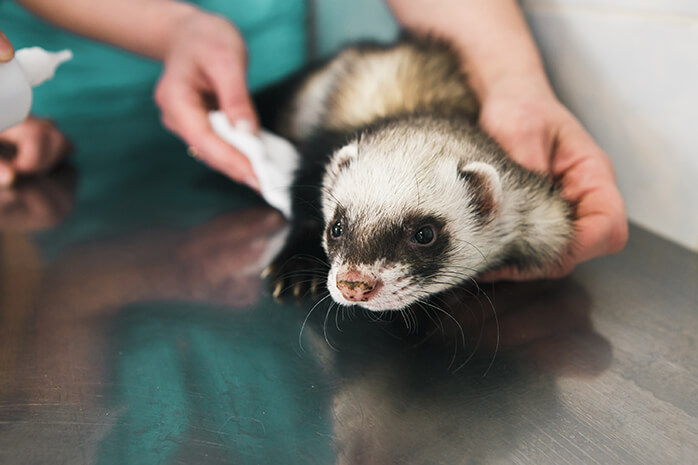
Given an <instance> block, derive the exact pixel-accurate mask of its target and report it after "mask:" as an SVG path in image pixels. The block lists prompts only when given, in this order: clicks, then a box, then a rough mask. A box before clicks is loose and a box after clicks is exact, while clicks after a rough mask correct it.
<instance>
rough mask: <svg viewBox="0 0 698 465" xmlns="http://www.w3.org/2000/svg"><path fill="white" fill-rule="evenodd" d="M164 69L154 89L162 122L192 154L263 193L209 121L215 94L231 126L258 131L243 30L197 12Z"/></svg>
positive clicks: (180, 33) (246, 165)
mask: <svg viewBox="0 0 698 465" xmlns="http://www.w3.org/2000/svg"><path fill="white" fill-rule="evenodd" d="M164 67H165V70H164V72H163V74H162V76H161V78H160V81H159V83H158V85H157V88H156V91H155V101H156V102H157V104H158V106H159V107H160V110H161V112H162V121H163V124H164V125H165V126H166V127H167V128H168V129H169V130H170V131H172V132H174V133H175V134H178V135H179V136H180V137H182V138H183V139H184V140H185V142H186V143H187V144H189V146H190V149H189V150H190V153H191V154H192V155H193V156H195V157H196V158H198V159H200V160H201V161H203V162H204V163H206V164H207V165H209V166H210V167H212V168H214V169H216V170H218V171H220V172H222V173H223V174H225V175H227V176H229V177H231V178H232V179H234V180H236V181H238V182H241V183H243V184H247V185H248V186H250V187H251V188H253V189H255V190H257V191H259V189H260V188H259V182H258V181H257V178H256V176H255V174H254V171H253V170H252V166H251V165H250V162H249V161H248V160H247V158H246V157H244V156H243V155H242V154H241V153H240V152H238V151H237V150H236V149H235V148H233V147H231V146H230V145H229V144H227V143H226V142H224V141H223V140H222V139H221V138H219V137H218V136H217V135H216V134H215V133H214V132H213V129H212V128H211V125H210V124H209V121H208V111H209V108H207V105H206V102H207V100H209V99H210V98H211V97H212V96H213V97H215V98H216V99H217V101H218V106H219V107H220V109H221V110H222V111H223V112H224V113H225V114H226V115H227V116H228V119H229V120H230V122H231V124H233V125H235V124H236V123H237V124H239V125H245V126H247V127H249V128H250V129H256V128H257V125H258V123H257V117H256V114H255V110H254V107H253V104H252V101H251V99H250V96H249V93H248V91H247V87H246V83H245V68H246V52H245V44H244V42H243V39H242V37H241V36H240V34H239V32H238V31H237V30H236V29H235V27H234V26H233V25H232V24H230V23H229V22H228V21H226V20H224V19H222V18H219V17H217V16H213V15H210V14H206V13H202V12H200V11H196V12H194V13H192V14H190V15H188V16H187V17H186V18H185V19H183V20H182V22H181V24H180V27H179V28H178V30H177V32H176V34H175V35H174V37H173V39H172V43H171V44H170V46H169V47H168V50H167V53H166V56H165V57H164Z"/></svg>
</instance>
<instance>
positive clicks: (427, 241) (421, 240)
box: [412, 226, 436, 245]
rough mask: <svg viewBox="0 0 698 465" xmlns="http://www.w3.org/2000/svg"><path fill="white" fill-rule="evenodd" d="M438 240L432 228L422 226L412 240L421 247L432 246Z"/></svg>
mask: <svg viewBox="0 0 698 465" xmlns="http://www.w3.org/2000/svg"><path fill="white" fill-rule="evenodd" d="M435 239H436V233H435V232H434V228H432V227H431V226H422V227H421V228H419V231H417V232H416V233H414V236H412V240H413V241H414V242H416V243H417V244H419V245H431V244H432V243H433V242H434V240H435Z"/></svg>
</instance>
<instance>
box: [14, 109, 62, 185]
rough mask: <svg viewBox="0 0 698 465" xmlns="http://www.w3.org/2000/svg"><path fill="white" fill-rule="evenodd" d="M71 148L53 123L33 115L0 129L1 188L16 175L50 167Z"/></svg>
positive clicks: (43, 171)
mask: <svg viewBox="0 0 698 465" xmlns="http://www.w3.org/2000/svg"><path fill="white" fill-rule="evenodd" d="M69 151H70V144H69V143H68V141H67V140H66V138H65V137H64V136H63V134H61V132H60V131H59V130H58V129H56V127H55V126H54V125H53V123H52V122H51V121H49V120H46V119H38V118H34V117H32V116H30V117H28V118H27V119H26V120H24V121H22V122H21V123H19V124H18V125H16V126H13V127H11V128H10V129H6V130H5V131H2V132H0V187H7V186H10V185H12V183H13V182H14V181H15V178H16V177H17V175H22V174H39V173H45V172H47V171H49V170H51V169H52V168H53V167H54V166H56V165H57V164H58V162H59V161H61V160H62V159H63V158H64V157H65V156H66V155H67V154H68V152H69Z"/></svg>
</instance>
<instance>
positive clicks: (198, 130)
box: [155, 77, 259, 191]
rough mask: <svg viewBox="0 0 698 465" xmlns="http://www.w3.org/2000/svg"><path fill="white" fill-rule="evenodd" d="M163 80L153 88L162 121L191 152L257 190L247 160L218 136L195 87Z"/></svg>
mask: <svg viewBox="0 0 698 465" xmlns="http://www.w3.org/2000/svg"><path fill="white" fill-rule="evenodd" d="M166 79H167V77H164V78H163V82H161V84H160V85H159V86H158V90H157V91H156V95H155V97H156V101H157V103H158V106H159V107H160V109H161V111H162V120H163V124H164V125H165V126H166V127H167V128H168V129H169V130H171V131H172V132H174V133H176V134H178V135H179V136H180V137H182V138H183V139H184V140H185V142H186V143H187V144H189V145H190V150H191V152H192V155H194V156H195V157H196V158H198V159H200V160H201V161H203V162H205V163H206V164H207V165H209V166H210V167H212V168H214V169H216V170H218V171H220V172H222V173H224V174H225V175H227V176H229V177H230V178H232V179H234V180H236V181H238V182H241V183H243V184H246V185H248V186H250V187H251V188H253V189H255V190H257V191H259V182H258V181H257V178H256V176H255V174H254V171H253V170H252V165H251V164H250V162H249V160H248V159H247V158H246V157H245V156H244V155H242V154H241V153H240V152H238V151H237V150H236V149H235V148H233V147H232V146H231V145H229V144H227V143H226V142H225V141H223V140H222V139H221V138H219V137H218V136H217V135H216V134H215V133H214V132H213V129H212V128H211V125H210V123H209V121H208V114H207V111H206V109H205V107H204V106H203V103H202V101H201V98H200V97H199V95H198V94H197V93H196V91H195V90H193V89H190V88H187V87H184V86H182V85H173V84H169V83H167V81H166Z"/></svg>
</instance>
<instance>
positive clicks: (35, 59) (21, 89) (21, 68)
mask: <svg viewBox="0 0 698 465" xmlns="http://www.w3.org/2000/svg"><path fill="white" fill-rule="evenodd" d="M72 57H73V53H72V52H71V51H70V50H63V51H60V52H56V53H52V52H47V51H46V50H44V49H42V48H40V47H30V48H23V49H21V50H17V51H16V52H15V57H14V58H13V59H12V60H10V61H8V62H7V63H0V131H4V130H5V129H7V128H10V127H12V126H14V125H15V124H18V123H21V122H22V121H23V120H24V118H26V117H27V115H28V114H29V110H30V109H31V105H32V87H36V86H38V85H39V84H41V83H42V82H45V81H48V80H49V79H51V78H52V77H53V74H54V73H55V71H56V68H58V66H59V65H60V64H61V63H63V62H66V61H68V60H70V59H71V58H72Z"/></svg>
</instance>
